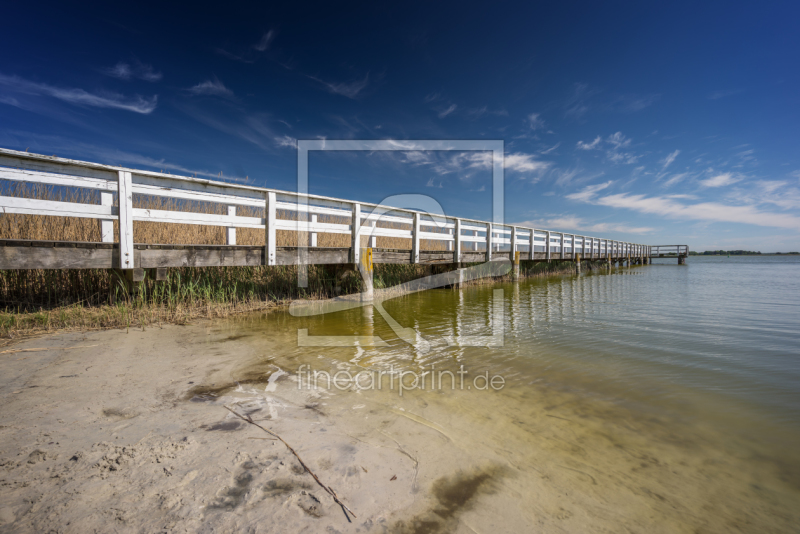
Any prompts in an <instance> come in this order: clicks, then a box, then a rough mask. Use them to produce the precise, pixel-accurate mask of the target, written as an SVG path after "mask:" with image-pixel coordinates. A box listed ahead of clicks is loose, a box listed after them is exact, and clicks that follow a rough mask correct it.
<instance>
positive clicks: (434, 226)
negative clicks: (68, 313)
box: [0, 148, 688, 269]
mask: <svg viewBox="0 0 800 534" xmlns="http://www.w3.org/2000/svg"><path fill="white" fill-rule="evenodd" d="M0 180H8V181H12V182H25V183H37V184H45V185H50V186H58V187H66V188H82V189H89V190H95V191H99V199H100V203H99V204H89V203H82V202H64V201H53V200H40V199H35V198H22V197H19V196H0V214H1V213H7V214H25V215H47V216H61V217H82V218H92V219H98V220H99V221H100V222H99V224H100V236H101V241H102V242H103V243H114V242H116V241H118V242H119V268H121V269H131V268H133V267H134V259H133V258H134V254H133V250H134V242H133V223H134V222H136V221H149V222H159V223H180V224H196V225H208V226H218V227H225V228H226V244H228V245H235V244H236V229H237V228H255V229H262V230H264V232H265V245H264V246H265V249H266V250H265V263H266V264H267V265H275V264H276V231H277V230H287V231H292V232H299V233H302V234H305V235H307V236H308V238H307V239H308V242H307V243H304V244H300V245H299V246H300V247H306V246H307V247H311V248H313V247H316V246H317V234H319V233H324V234H345V235H349V236H350V244H351V247H350V248H351V259H352V261H353V262H354V263H357V262H358V261H359V254H360V249H361V238H362V237H365V238H367V239H368V246H370V247H373V248H375V244H376V238H377V237H394V238H404V239H409V240H410V241H411V251H412V262H413V263H419V254H420V243H421V241H423V240H429V241H439V242H444V243H445V244H446V246H447V250H448V251H451V252H452V253H453V261H454V262H460V261H461V253H462V251H463V252H470V251H471V252H473V253H474V252H482V253H485V255H486V259H487V261H489V260H491V259H492V254H493V253H495V252H497V253H500V252H511V256H512V257H513V255H514V253H515V252H517V251H522V248H525V249H527V252H529V253H530V256H529V257H530V259H534V256H535V255H536V254H540V255H543V257H542V258H541V259H548V260H550V259H574V255H575V254H581V255H582V257H583V258H584V259H603V258H620V257H644V256H650V255H652V254H653V251H652V248H651V247H650V246H648V245H644V244H640V243H630V242H625V241H617V240H612V239H609V238H599V237H593V236H585V235H578V234H573V233H566V232H555V231H552V230H544V229H540V228H530V227H524V226H516V225H508V224H495V223H491V222H487V221H480V220H475V219H468V218H459V217H452V216H437V215H430V214H428V213H425V212H421V211H417V210H412V209H405V208H395V207H392V206H383V205H379V204H373V203H369V202H359V201H352V200H344V199H338V198H331V197H325V196H320V195H313V194H308V195H299V194H298V193H294V192H291V191H281V190H276V189H271V188H262V187H254V186H249V185H243V184H232V183H226V182H221V181H213V180H207V179H203V178H196V177H185V176H176V175H173V174H165V173H158V172H152V171H142V170H136V169H129V168H124V167H115V166H111V165H103V164H99V163H91V162H85V161H77V160H69V159H65V158H58V157H55V156H44V155H40V154H31V153H28V152H20V151H15V150H9V149H2V148H0ZM115 195H116V199H117V200H116V205H115V201H114V200H115ZM133 195H146V196H150V197H162V198H168V199H175V200H178V201H186V202H192V201H194V202H201V203H215V204H220V205H223V206H227V210H224V211H226V213H224V214H214V213H196V212H190V211H178V210H167V209H144V208H136V207H134V206H133ZM241 208H250V211H253V210H252V208H256V209H257V210H262V209H263V216H252V213H251V214H250V215H248V216H244V215H242V214H237V209H241ZM278 212H284V213H285V212H289V213H292V214H294V215H293V217H294V218H290V219H284V218H279V217H278ZM319 216H324V217H326V218H327V220H328V221H331V220H333V221H335V220H338V221H339V222H322V221H320V220H319ZM114 222H117V223H118V225H117V226H118V229H117V235H116V236H115V235H114ZM378 223H380V224H384V223H393V224H394V225H395V226H405V228H397V227H394V228H387V227H383V226H378ZM298 242H299V240H298ZM682 246H683V247H685V245H677V247H682ZM662 248H663V247H662ZM687 253H688V252H687ZM678 254H680V252H678Z"/></svg>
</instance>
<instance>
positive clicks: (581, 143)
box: [578, 135, 602, 150]
mask: <svg viewBox="0 0 800 534" xmlns="http://www.w3.org/2000/svg"><path fill="white" fill-rule="evenodd" d="M601 141H602V139H600V136H599V135H598V136H597V137H595V139H594V141H592V142H591V143H586V142H584V141H578V148H579V149H580V150H594V149H595V148H599V147H600V143H601Z"/></svg>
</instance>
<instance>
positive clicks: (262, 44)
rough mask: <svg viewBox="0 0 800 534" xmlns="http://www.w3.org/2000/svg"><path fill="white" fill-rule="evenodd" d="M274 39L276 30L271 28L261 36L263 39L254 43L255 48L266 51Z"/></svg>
mask: <svg viewBox="0 0 800 534" xmlns="http://www.w3.org/2000/svg"><path fill="white" fill-rule="evenodd" d="M273 39H275V31H274V30H270V31H268V32H267V33H265V34H264V35H262V36H261V39H259V41H258V42H257V43H256V44H254V45H253V48H255V49H256V50H258V51H259V52H265V51H266V50H267V49H268V48H269V47H270V45H271V44H272V40H273Z"/></svg>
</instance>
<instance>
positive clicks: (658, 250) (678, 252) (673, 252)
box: [650, 245, 689, 257]
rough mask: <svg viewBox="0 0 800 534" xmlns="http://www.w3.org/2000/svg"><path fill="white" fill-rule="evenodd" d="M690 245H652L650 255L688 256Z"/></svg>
mask: <svg viewBox="0 0 800 534" xmlns="http://www.w3.org/2000/svg"><path fill="white" fill-rule="evenodd" d="M688 255H689V245H652V246H651V247H650V256H651V257H657V256H688Z"/></svg>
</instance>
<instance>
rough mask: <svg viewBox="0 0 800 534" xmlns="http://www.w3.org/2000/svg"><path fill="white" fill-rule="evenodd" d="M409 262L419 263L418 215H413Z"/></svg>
mask: <svg viewBox="0 0 800 534" xmlns="http://www.w3.org/2000/svg"><path fill="white" fill-rule="evenodd" d="M411 261H412V263H419V213H414V226H413V228H412V229H411Z"/></svg>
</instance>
